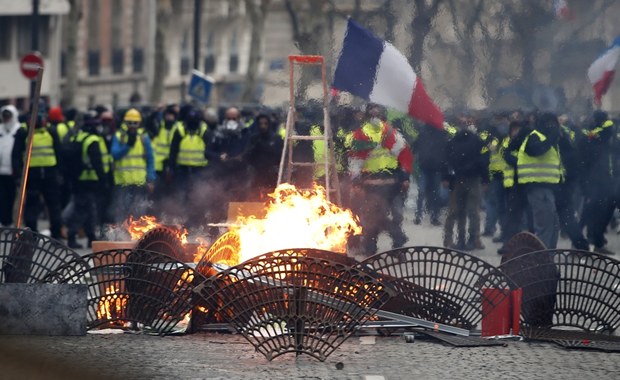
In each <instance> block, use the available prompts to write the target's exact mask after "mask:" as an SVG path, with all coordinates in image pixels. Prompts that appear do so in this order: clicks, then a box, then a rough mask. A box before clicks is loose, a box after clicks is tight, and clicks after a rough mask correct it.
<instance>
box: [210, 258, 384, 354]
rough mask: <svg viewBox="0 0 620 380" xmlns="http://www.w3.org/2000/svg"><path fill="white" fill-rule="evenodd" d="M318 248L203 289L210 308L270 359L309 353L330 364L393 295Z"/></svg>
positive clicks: (231, 271)
mask: <svg viewBox="0 0 620 380" xmlns="http://www.w3.org/2000/svg"><path fill="white" fill-rule="evenodd" d="M332 254H333V255H338V254H337V253H327V252H326V251H320V250H313V249H290V250H282V251H276V252H271V253H268V254H265V255H262V256H259V257H256V258H253V259H251V260H248V261H246V262H244V263H241V264H239V265H237V266H234V267H230V268H228V269H225V270H223V271H221V272H220V273H218V274H217V275H216V276H213V277H211V278H209V279H207V281H206V282H205V283H204V284H202V285H201V286H199V288H198V291H199V293H200V295H201V296H202V297H203V298H204V300H205V302H206V304H208V305H209V307H210V308H212V309H214V310H218V311H219V312H220V313H221V314H222V316H223V317H224V319H225V320H226V321H227V322H228V323H230V324H231V325H232V326H233V327H234V328H235V329H236V330H237V331H238V332H239V333H240V334H242V335H243V336H244V337H245V338H246V339H247V340H248V341H249V342H250V343H251V344H252V345H253V346H254V347H255V348H256V350H257V351H259V352H261V353H262V354H263V355H265V357H266V358H267V359H268V360H272V359H273V358H275V357H277V356H280V355H283V354H286V353H296V354H297V355H300V354H307V355H310V356H312V357H314V358H316V359H319V360H321V361H323V360H325V359H326V358H327V357H328V356H329V355H330V354H331V353H332V352H333V351H334V350H335V349H336V348H337V347H338V346H340V344H342V343H343V342H344V341H345V340H346V339H347V338H348V337H349V336H350V335H351V334H352V333H353V332H354V331H355V330H356V328H357V327H358V326H360V325H362V324H363V323H364V322H365V321H367V320H368V319H370V318H371V317H372V316H373V314H374V313H375V311H376V309H377V308H379V307H381V306H382V305H383V304H384V303H385V302H387V301H388V300H389V298H390V297H391V296H392V293H393V291H392V290H391V289H389V288H388V287H386V285H385V284H384V283H382V282H381V281H379V280H377V279H376V278H375V277H374V276H371V275H369V274H367V273H365V272H364V271H362V270H361V269H356V268H352V267H351V266H349V265H345V264H342V263H339V262H337V261H332V260H328V259H326V258H325V257H331V256H332Z"/></svg>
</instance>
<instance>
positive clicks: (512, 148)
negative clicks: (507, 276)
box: [494, 120, 532, 254]
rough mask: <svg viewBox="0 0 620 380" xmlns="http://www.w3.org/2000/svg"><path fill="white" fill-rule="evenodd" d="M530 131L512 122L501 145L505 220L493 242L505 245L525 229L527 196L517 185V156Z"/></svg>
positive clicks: (517, 121) (502, 251) (526, 127)
mask: <svg viewBox="0 0 620 380" xmlns="http://www.w3.org/2000/svg"><path fill="white" fill-rule="evenodd" d="M531 131H532V129H531V128H529V126H528V125H527V124H526V123H525V122H524V121H521V120H512V121H511V122H510V124H509V127H508V139H505V140H504V141H503V142H502V144H503V145H505V147H504V148H503V158H504V162H505V165H504V169H503V174H504V191H505V193H506V219H505V222H504V225H503V227H502V234H501V235H500V236H499V238H498V239H497V240H496V241H495V239H494V241H495V242H501V243H506V242H507V241H508V240H510V238H511V237H512V236H514V235H515V234H517V233H519V232H520V231H522V230H524V229H526V228H524V226H525V225H526V223H525V220H526V214H528V215H529V210H528V206H527V196H526V193H525V189H524V186H523V185H519V180H518V173H517V155H518V153H519V148H521V145H522V144H523V141H525V138H526V137H527V136H528V135H529V134H530V132H531ZM506 252H507V251H506V250H505V249H504V246H503V245H502V247H500V248H499V249H498V251H497V253H499V254H504V253H506Z"/></svg>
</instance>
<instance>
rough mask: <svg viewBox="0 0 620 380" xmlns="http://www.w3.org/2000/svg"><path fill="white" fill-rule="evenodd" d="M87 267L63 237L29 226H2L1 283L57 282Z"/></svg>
mask: <svg viewBox="0 0 620 380" xmlns="http://www.w3.org/2000/svg"><path fill="white" fill-rule="evenodd" d="M68 263H72V264H71V265H70V266H67V264H68ZM86 267H87V264H86V262H85V261H84V260H82V258H81V257H80V255H79V254H77V253H76V252H75V251H73V250H72V249H70V248H69V247H67V246H66V245H65V244H63V243H62V242H60V241H57V240H55V239H52V238H49V237H47V236H45V235H41V234H39V233H36V232H33V231H31V230H29V229H17V228H0V283H37V282H58V279H59V277H62V276H63V275H66V274H70V273H71V271H75V270H84V269H86ZM79 283H84V281H83V280H82V281H81V282H79Z"/></svg>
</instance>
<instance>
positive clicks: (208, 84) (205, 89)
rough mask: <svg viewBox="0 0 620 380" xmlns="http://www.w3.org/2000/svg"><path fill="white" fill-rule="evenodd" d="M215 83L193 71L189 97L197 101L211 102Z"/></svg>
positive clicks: (211, 79) (188, 90) (208, 77)
mask: <svg viewBox="0 0 620 380" xmlns="http://www.w3.org/2000/svg"><path fill="white" fill-rule="evenodd" d="M213 83H214V80H213V78H211V77H210V76H207V75H204V74H203V73H201V72H200V71H198V70H193V71H192V78H191V79H190V81H189V86H188V89H187V92H188V94H189V96H191V97H192V98H194V99H196V100H197V101H199V102H201V103H207V102H208V101H209V95H211V89H212V88H213Z"/></svg>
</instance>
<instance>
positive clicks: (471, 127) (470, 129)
mask: <svg viewBox="0 0 620 380" xmlns="http://www.w3.org/2000/svg"><path fill="white" fill-rule="evenodd" d="M467 130H468V131H470V132H471V133H476V130H477V129H476V126H475V125H474V124H469V125H468V126H467Z"/></svg>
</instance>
